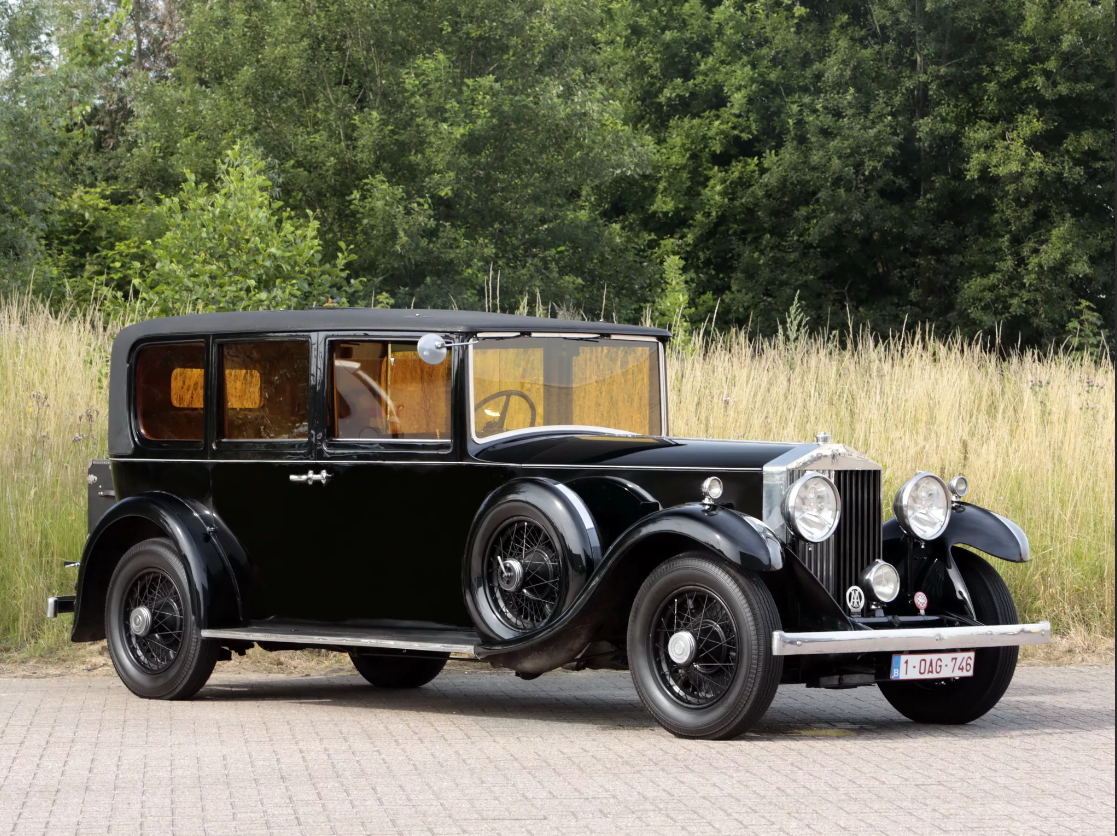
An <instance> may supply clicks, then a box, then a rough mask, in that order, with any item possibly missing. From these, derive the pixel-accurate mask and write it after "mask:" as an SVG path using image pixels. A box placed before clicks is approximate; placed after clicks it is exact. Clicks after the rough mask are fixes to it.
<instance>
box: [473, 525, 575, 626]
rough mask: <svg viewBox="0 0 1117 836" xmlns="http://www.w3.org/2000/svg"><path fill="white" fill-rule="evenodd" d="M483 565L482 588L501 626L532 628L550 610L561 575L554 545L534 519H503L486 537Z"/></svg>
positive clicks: (559, 594)
mask: <svg viewBox="0 0 1117 836" xmlns="http://www.w3.org/2000/svg"><path fill="white" fill-rule="evenodd" d="M485 564H486V565H485V591H486V593H487V594H488V596H489V600H490V601H491V603H492V606H493V610H494V611H495V612H496V615H497V617H498V618H499V619H500V620H501V621H502V622H504V624H505V625H507V626H508V627H511V628H512V629H513V630H519V631H526V630H534V629H536V628H537V627H540V626H542V625H543V624H545V623H546V622H547V621H548V620H549V619H550V618H551V616H552V615H553V614H554V613H555V611H556V610H557V608H558V604H559V601H560V600H561V598H562V593H563V584H564V583H565V582H566V578H565V577H564V576H563V571H562V559H561V557H560V556H559V553H558V549H556V548H555V544H554V542H553V541H552V540H551V536H550V535H549V534H548V533H547V531H546V529H544V528H543V526H541V525H540V524H539V523H538V522H536V521H535V520H532V519H528V518H526V517H514V518H512V519H510V520H508V522H506V523H505V524H504V525H503V526H502V527H501V528H499V529H498V530H497V532H496V533H495V534H494V535H493V537H492V539H491V540H490V542H489V548H488V552H487V554H486V558H485Z"/></svg>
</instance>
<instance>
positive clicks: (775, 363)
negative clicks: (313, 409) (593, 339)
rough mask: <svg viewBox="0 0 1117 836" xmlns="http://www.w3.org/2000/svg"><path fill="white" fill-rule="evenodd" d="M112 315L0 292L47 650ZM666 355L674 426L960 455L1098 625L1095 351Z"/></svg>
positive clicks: (1068, 615)
mask: <svg viewBox="0 0 1117 836" xmlns="http://www.w3.org/2000/svg"><path fill="white" fill-rule="evenodd" d="M113 333H114V328H113V327H111V326H105V325H103V324H101V323H100V322H99V321H98V320H97V319H96V318H95V317H91V316H80V315H77V316H75V315H62V316H59V315H53V314H51V313H49V312H48V311H46V310H45V309H43V308H42V307H41V306H37V305H35V304H34V303H30V302H8V303H0V477H2V479H3V484H2V486H0V642H8V643H9V644H12V645H16V646H35V647H39V648H42V649H47V650H49V649H50V648H51V647H57V646H58V645H59V644H61V643H62V642H65V641H66V639H67V637H68V628H69V624H70V619H69V618H63V619H59V620H57V621H47V620H46V619H44V618H43V615H44V605H45V600H46V597H47V596H48V595H50V594H59V593H63V592H66V591H68V589H69V587H70V585H71V584H72V583H73V580H74V577H75V573H74V572H73V570H66V569H63V567H62V561H63V560H73V559H76V558H77V556H78V555H79V554H80V552H81V547H82V544H83V542H84V536H85V496H86V488H85V468H86V462H87V460H88V459H90V458H94V457H96V456H99V455H102V454H103V453H104V425H105V405H106V395H107V384H108V356H109V349H110V346H111V341H112V335H113ZM668 371H669V375H670V389H671V416H672V422H671V423H672V430H673V431H674V432H675V433H677V434H679V435H696V436H711V437H723V438H759V439H792V440H795V439H799V440H808V439H811V438H813V437H814V434H815V433H816V432H817V431H819V430H822V429H826V430H829V431H830V432H831V433H832V434H833V436H834V438H835V439H836V440H838V441H842V442H845V443H848V444H851V445H853V446H854V447H857V448H858V449H860V450H862V451H864V452H866V453H868V454H869V455H871V456H873V458H875V459H876V460H877V461H880V462H881V463H882V464H883V466H884V477H885V484H886V486H887V488H888V489H889V490H890V491H891V490H895V488H896V487H898V486H899V484H900V483H901V482H902V481H903V480H904V479H905V478H906V477H907V476H908V475H910V474H911V473H913V472H914V471H915V470H916V469H924V470H931V471H934V472H936V473H939V474H942V475H944V476H946V477H949V476H951V475H953V474H954V473H957V472H964V473H965V474H966V475H967V476H969V477H970V480H971V483H972V485H973V493H972V498H973V500H974V501H975V502H977V503H979V504H981V505H985V506H986V507H989V508H992V509H993V510H995V511H998V512H999V513H1003V514H1006V515H1007V516H1010V517H1012V518H1013V519H1015V520H1016V521H1018V522H1019V523H1020V524H1021V525H1022V526H1023V527H1024V529H1025V530H1026V531H1027V532H1028V534H1029V536H1030V537H1031V541H1032V551H1033V555H1034V560H1033V561H1032V562H1031V563H1029V564H1026V565H1024V566H1019V567H1017V566H1010V565H1009V564H1005V563H1002V562H1000V561H996V563H997V565H998V568H1000V569H1002V570H1003V571H1004V572H1005V574H1006V576H1007V577H1008V579H1009V582H1010V583H1011V585H1012V586H1013V590H1014V593H1015V594H1016V596H1017V601H1018V603H1019V605H1020V609H1021V613H1022V615H1023V616H1024V617H1026V618H1034V617H1039V616H1045V617H1049V618H1051V619H1052V620H1053V621H1054V622H1055V624H1056V625H1057V629H1059V630H1062V631H1077V632H1080V633H1082V632H1087V633H1093V634H1099V633H1100V634H1102V635H1106V636H1112V635H1113V619H1114V607H1113V581H1114V577H1113V572H1114V483H1113V467H1114V450H1113V437H1114V408H1113V407H1114V404H1113V397H1112V394H1111V390H1112V387H1113V366H1112V364H1111V363H1109V362H1108V361H1107V362H1105V363H1102V364H1093V363H1090V362H1087V361H1085V360H1082V359H1074V358H1071V357H1066V356H1048V355H1037V354H1025V355H1021V356H1017V357H1014V358H1012V359H1008V360H1003V359H998V358H997V357H996V356H994V355H993V354H990V353H988V352H986V351H984V350H982V349H981V348H980V347H979V346H976V345H970V344H965V343H960V342H957V341H949V340H947V341H943V340H938V339H933V338H930V337H928V336H926V335H922V334H916V335H913V336H909V337H907V338H906V339H904V340H903V341H898V340H893V341H891V342H887V341H886V342H881V341H879V340H875V339H871V338H869V337H865V338H863V339H860V340H858V341H855V342H854V345H853V347H852V348H839V347H837V346H836V345H835V344H833V343H831V342H827V341H825V340H823V339H821V338H812V337H809V336H804V335H802V334H800V335H798V336H797V337H796V338H795V339H780V340H770V341H765V340H759V339H756V338H750V337H748V336H746V335H743V334H740V333H735V334H731V335H728V336H726V337H722V338H715V339H703V338H698V339H697V340H690V341H685V342H682V343H680V344H679V346H678V347H677V348H673V349H672V350H671V352H670V353H669V358H668ZM889 503H890V497H889V496H886V497H885V504H886V505H888V504H889Z"/></svg>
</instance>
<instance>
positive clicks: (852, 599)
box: [846, 586, 865, 613]
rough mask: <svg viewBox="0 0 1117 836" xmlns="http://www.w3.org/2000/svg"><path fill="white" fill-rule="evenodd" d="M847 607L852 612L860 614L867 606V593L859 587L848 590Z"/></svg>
mask: <svg viewBox="0 0 1117 836" xmlns="http://www.w3.org/2000/svg"><path fill="white" fill-rule="evenodd" d="M846 606H847V607H849V611H850V612H854V613H859V612H861V608H862V607H864V606H865V593H864V592H863V591H862V590H861V587H859V586H851V587H850V588H849V589H847V590H846Z"/></svg>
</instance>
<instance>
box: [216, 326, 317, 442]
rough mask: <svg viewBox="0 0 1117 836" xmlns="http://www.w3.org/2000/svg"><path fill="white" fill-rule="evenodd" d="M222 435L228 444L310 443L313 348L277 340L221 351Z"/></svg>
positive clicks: (235, 345) (236, 345)
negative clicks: (239, 442) (308, 411)
mask: <svg viewBox="0 0 1117 836" xmlns="http://www.w3.org/2000/svg"><path fill="white" fill-rule="evenodd" d="M221 373H222V377H221V379H222V380H223V381H224V385H223V386H222V387H221V389H222V394H221V415H220V427H219V430H220V435H221V437H222V438H224V439H228V440H241V441H243V440H280V439H301V438H306V437H307V414H308V413H307V406H308V402H309V397H310V343H308V342H307V341H305V340H272V341H268V342H254V343H225V344H224V345H222V346H221Z"/></svg>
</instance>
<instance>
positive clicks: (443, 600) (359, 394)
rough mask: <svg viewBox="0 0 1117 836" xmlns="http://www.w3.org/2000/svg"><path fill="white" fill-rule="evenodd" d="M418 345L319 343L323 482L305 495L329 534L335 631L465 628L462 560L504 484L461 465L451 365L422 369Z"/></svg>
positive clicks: (341, 337) (333, 339) (356, 337)
mask: <svg viewBox="0 0 1117 836" xmlns="http://www.w3.org/2000/svg"><path fill="white" fill-rule="evenodd" d="M416 342H417V337H416V336H415V335H411V336H408V335H395V336H393V335H384V334H380V335H377V334H363V335H362V334H335V335H331V336H326V337H324V338H323V340H322V346H321V352H320V355H321V357H322V360H323V365H322V368H321V370H320V371H321V374H322V378H323V383H324V390H325V397H324V410H323V418H324V434H323V439H322V441H321V444H320V448H319V451H318V453H317V461H318V467H319V468H320V469H322V470H325V471H326V472H327V474H328V479H327V481H326V482H325V484H318V485H314V486H311V487H310V489H309V490H308V491H307V493H308V494H312V495H313V497H312V501H313V502H314V506H315V508H316V509H318V511H317V513H318V515H319V516H320V517H321V519H322V521H323V523H324V528H325V529H326V535H325V540H326V542H327V543H328V548H329V555H328V558H326V559H324V560H323V562H322V566H323V568H324V571H326V572H328V573H329V576H330V578H331V581H330V586H331V588H332V589H333V598H332V600H331V602H330V604H329V607H328V608H323V617H328V618H329V619H330V620H335V621H352V620H360V621H372V622H377V623H381V624H398V625H403V624H409V625H412V626H422V625H426V626H435V625H441V626H466V625H469V623H470V621H469V616H468V613H467V611H466V609H465V604H464V602H463V599H462V580H461V578H462V574H461V573H462V556H463V553H464V549H465V541H466V538H467V536H468V533H469V527H470V525H471V523H472V521H473V515H474V514H475V513H476V511H477V508H478V507H479V505H480V503H481V501H483V499H484V496H486V495H487V493H488V491H489V490H491V489H492V488H493V487H495V480H496V479H498V478H499V477H498V476H497V475H496V474H495V473H492V474H489V473H486V472H483V471H485V468H483V467H478V466H476V465H469V464H464V463H462V462H460V461H459V455H458V452H457V446H456V445H457V440H456V439H455V426H454V425H455V418H454V411H453V408H452V393H453V391H454V386H455V383H456V381H455V375H454V373H453V362H452V360H451V359H450V358H448V359H446V360H445V361H444V362H443V363H441V364H438V365H429V364H427V363H424V362H422V361H421V360H420V359H419V355H418V352H417V350H416ZM487 476H491V477H492V480H494V484H493V485H491V486H489V487H486V477H487Z"/></svg>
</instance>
